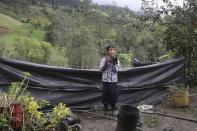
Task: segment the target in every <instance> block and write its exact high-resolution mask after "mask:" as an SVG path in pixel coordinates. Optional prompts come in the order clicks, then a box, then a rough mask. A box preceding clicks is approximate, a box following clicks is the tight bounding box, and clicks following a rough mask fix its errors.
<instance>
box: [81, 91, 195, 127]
mask: <svg viewBox="0 0 197 131" xmlns="http://www.w3.org/2000/svg"><path fill="white" fill-rule="evenodd" d="M190 94H197V92H195V91H193V92H190ZM153 111H156V112H160V113H165V114H170V115H176V116H181V117H184V118H189V119H195V120H197V96H190V104H189V107H185V108H177V107H174V106H173V105H172V104H171V103H165V104H160V105H158V106H156V107H154V109H153ZM78 115H79V117H80V118H81V120H82V122H81V123H82V131H115V129H116V123H117V121H114V120H109V119H105V118H103V117H99V116H95V115H93V114H89V113H80V114H78ZM140 121H141V122H142V129H143V131H197V122H191V121H187V120H181V119H176V118H172V117H166V116H161V115H157V114H145V113H141V115H140Z"/></svg>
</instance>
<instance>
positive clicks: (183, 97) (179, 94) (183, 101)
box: [172, 88, 189, 107]
mask: <svg viewBox="0 0 197 131" xmlns="http://www.w3.org/2000/svg"><path fill="white" fill-rule="evenodd" d="M172 100H173V103H174V105H175V106H176V107H187V106H189V93H188V89H187V88H186V89H181V90H177V91H174V92H173V94H172Z"/></svg>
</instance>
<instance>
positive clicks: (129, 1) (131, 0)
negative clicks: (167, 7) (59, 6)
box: [92, 0, 184, 11]
mask: <svg viewBox="0 0 197 131" xmlns="http://www.w3.org/2000/svg"><path fill="white" fill-rule="evenodd" d="M92 1H93V3H98V4H100V5H110V4H112V3H113V1H114V2H115V3H116V5H117V6H120V7H125V6H128V7H129V8H130V9H131V10H133V11H140V8H141V5H142V2H141V0H92ZM157 1H158V4H159V5H162V4H163V2H162V0H157ZM171 1H173V0H171ZM176 1H177V2H176V3H178V4H182V3H183V1H184V0H176Z"/></svg>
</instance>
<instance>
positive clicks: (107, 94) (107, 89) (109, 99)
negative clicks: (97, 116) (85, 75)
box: [102, 82, 118, 110]
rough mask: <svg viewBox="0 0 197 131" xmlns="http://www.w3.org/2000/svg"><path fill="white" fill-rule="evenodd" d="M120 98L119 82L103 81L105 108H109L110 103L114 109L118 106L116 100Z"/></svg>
mask: <svg viewBox="0 0 197 131" xmlns="http://www.w3.org/2000/svg"><path fill="white" fill-rule="evenodd" d="M117 100H118V85H117V82H113V83H112V82H103V96H102V102H103V105H104V108H105V110H107V109H108V105H110V106H111V107H112V109H113V110H115V108H116V102H117Z"/></svg>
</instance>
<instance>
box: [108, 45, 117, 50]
mask: <svg viewBox="0 0 197 131" xmlns="http://www.w3.org/2000/svg"><path fill="white" fill-rule="evenodd" d="M109 48H115V49H116V46H115V45H114V44H109V45H108V46H107V47H106V51H108V50H109Z"/></svg>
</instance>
